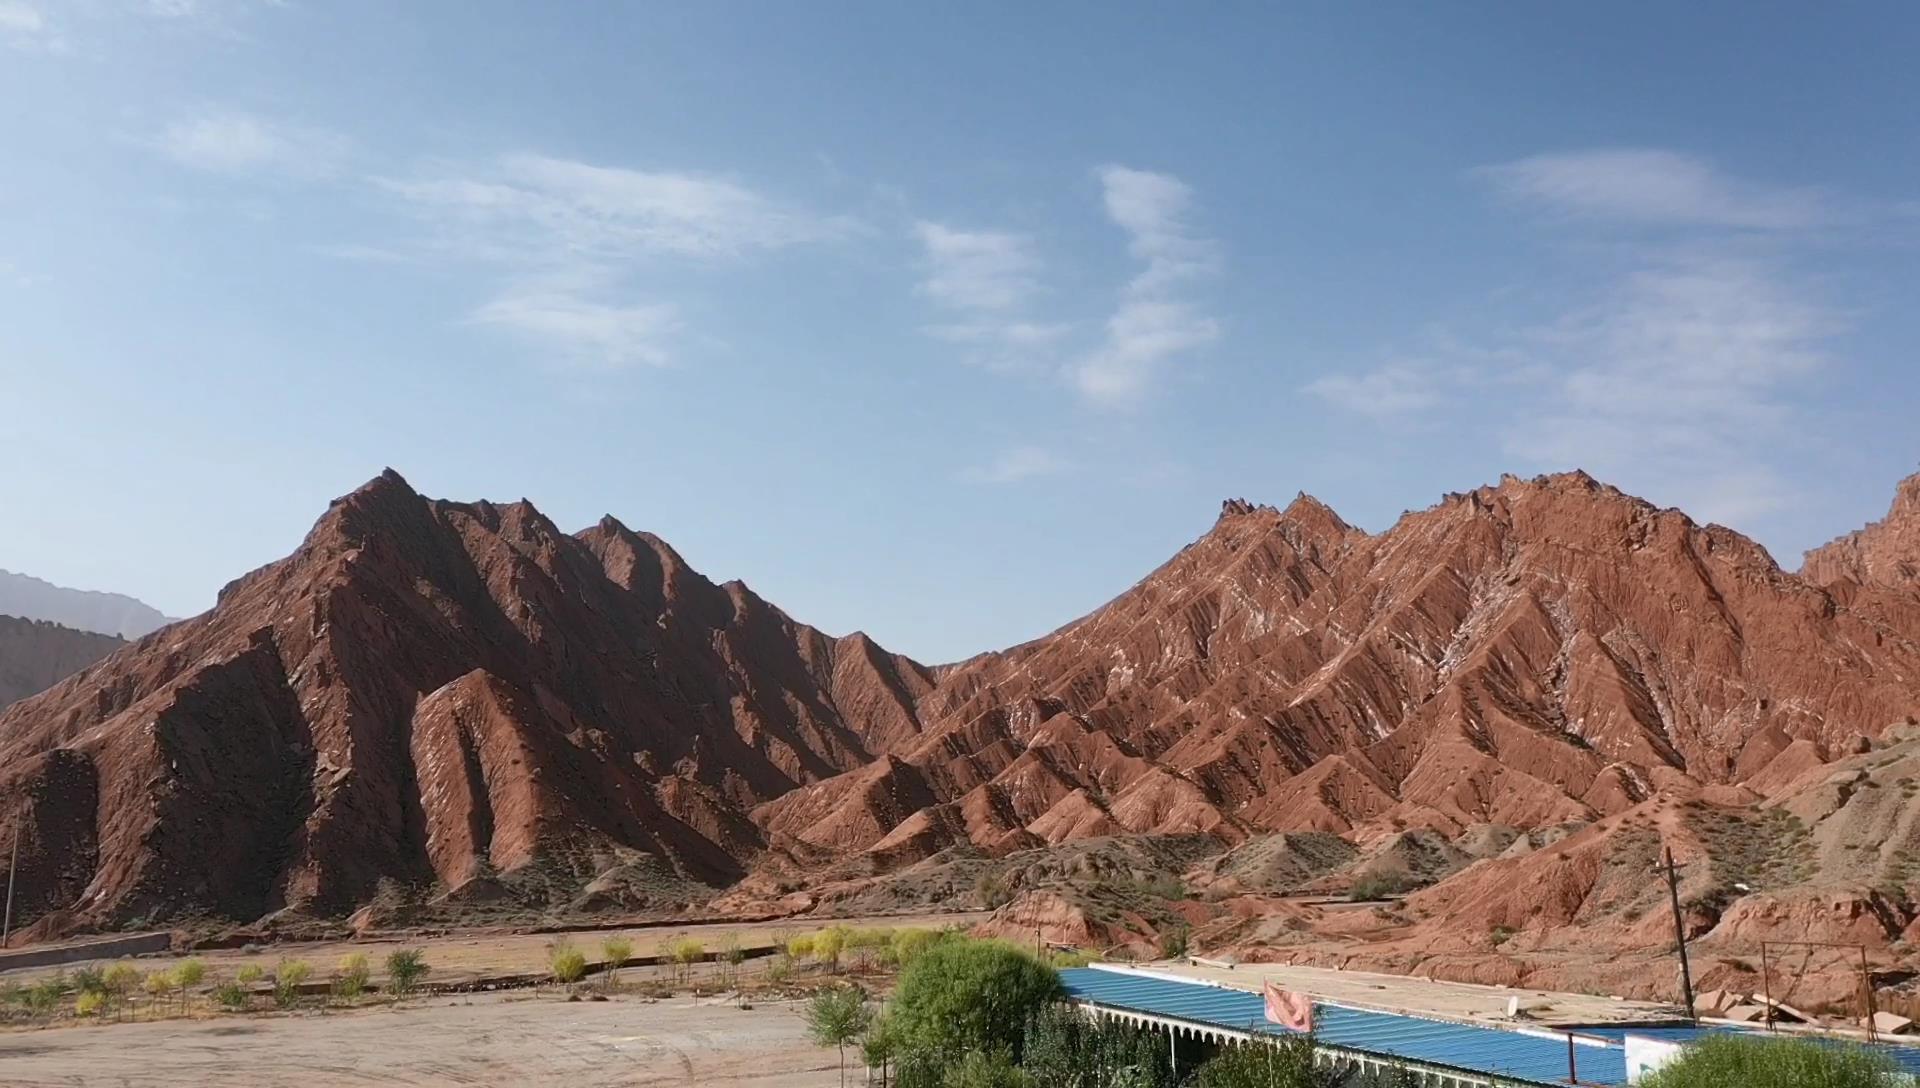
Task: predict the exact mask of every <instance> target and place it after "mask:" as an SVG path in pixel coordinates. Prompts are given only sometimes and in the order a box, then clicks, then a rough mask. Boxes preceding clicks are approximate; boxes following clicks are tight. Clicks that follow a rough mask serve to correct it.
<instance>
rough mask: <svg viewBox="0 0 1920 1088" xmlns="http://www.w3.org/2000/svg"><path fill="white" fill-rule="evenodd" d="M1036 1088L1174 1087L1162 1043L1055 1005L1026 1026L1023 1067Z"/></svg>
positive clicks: (1142, 1031)
mask: <svg viewBox="0 0 1920 1088" xmlns="http://www.w3.org/2000/svg"><path fill="white" fill-rule="evenodd" d="M1021 1067H1022V1068H1024V1069H1025V1070H1026V1071H1027V1072H1028V1073H1029V1074H1030V1075H1031V1076H1032V1077H1033V1081H1034V1083H1035V1084H1036V1085H1038V1086H1039V1088H1068V1086H1071V1088H1172V1085H1173V1083H1174V1080H1173V1072H1172V1070H1171V1069H1170V1068H1169V1066H1168V1056H1167V1044H1166V1040H1165V1039H1163V1038H1159V1037H1156V1036H1155V1035H1154V1034H1153V1033H1152V1032H1150V1031H1147V1030H1145V1029H1143V1028H1139V1027H1136V1026H1134V1025H1132V1024H1125V1023H1121V1022H1119V1021H1117V1020H1095V1019H1093V1018H1092V1017H1089V1016H1085V1015H1083V1014H1082V1013H1081V1012H1080V1011H1079V1010H1078V1009H1075V1008H1073V1007H1072V1006H1070V1005H1066V1004H1062V1003H1060V1002H1054V1003H1052V1004H1049V1005H1047V1006H1046V1007H1045V1008H1042V1009H1041V1010H1040V1011H1038V1012H1036V1013H1035V1014H1034V1015H1033V1018H1032V1019H1031V1020H1029V1021H1028V1022H1027V1031H1026V1051H1025V1057H1024V1059H1023V1060H1022V1062H1021Z"/></svg>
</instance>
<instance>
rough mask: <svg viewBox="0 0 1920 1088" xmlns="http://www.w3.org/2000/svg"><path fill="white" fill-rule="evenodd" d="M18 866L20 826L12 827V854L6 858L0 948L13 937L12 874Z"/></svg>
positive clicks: (5, 945) (0, 923)
mask: <svg viewBox="0 0 1920 1088" xmlns="http://www.w3.org/2000/svg"><path fill="white" fill-rule="evenodd" d="M19 866H20V825H19V824H18V823H16V824H14V825H13V852H12V853H11V854H10V855H8V857H7V917H6V921H5V922H0V948H5V947H7V938H9V937H11V936H13V872H14V870H15V869H17V868H19Z"/></svg>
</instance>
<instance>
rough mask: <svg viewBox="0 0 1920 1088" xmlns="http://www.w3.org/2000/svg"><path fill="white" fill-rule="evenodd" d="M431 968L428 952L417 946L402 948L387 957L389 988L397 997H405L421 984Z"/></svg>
mask: <svg viewBox="0 0 1920 1088" xmlns="http://www.w3.org/2000/svg"><path fill="white" fill-rule="evenodd" d="M429 970H431V968H429V967H428V966H427V956H426V953H424V952H422V951H420V950H419V949H417V948H402V949H400V950H399V951H397V952H395V953H393V954H392V955H390V956H388V957H387V989H388V991H389V992H391V993H392V994H393V995H394V996H395V997H405V996H406V995H407V994H410V993H412V992H413V990H414V987H416V986H418V985H420V980H421V979H423V978H425V977H426V975H427V972H428V971H429Z"/></svg>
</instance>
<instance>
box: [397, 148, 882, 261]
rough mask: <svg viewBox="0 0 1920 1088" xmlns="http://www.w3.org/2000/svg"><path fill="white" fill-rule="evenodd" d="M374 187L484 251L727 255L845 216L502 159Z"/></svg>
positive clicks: (684, 181) (654, 179) (647, 174)
mask: <svg viewBox="0 0 1920 1088" xmlns="http://www.w3.org/2000/svg"><path fill="white" fill-rule="evenodd" d="M378 183H379V184H380V185H381V186H383V187H384V188H386V189H387V190H388V191H389V192H392V193H394V194H396V195H397V196H400V197H402V198H403V199H405V200H406V201H407V202H408V203H410V204H411V205H413V206H414V207H415V208H417V209H418V210H419V211H420V212H422V213H423V214H426V215H428V216H431V217H433V218H434V219H435V220H436V221H438V222H439V223H440V224H441V225H442V226H444V227H445V228H447V230H448V231H449V233H450V235H451V236H453V237H456V238H460V239H463V240H464V242H465V244H468V245H470V246H471V247H472V248H475V249H478V250H481V251H483V252H485V253H489V254H494V255H498V254H501V253H520V254H527V253H529V252H530V251H529V249H528V247H529V246H531V247H533V249H532V250H531V252H537V253H545V254H549V255H557V254H563V255H570V256H572V257H576V258H585V259H594V260H609V261H625V260H630V259H631V258H632V257H633V256H634V255H636V254H640V253H653V254H672V255H676V256H688V257H703V258H716V257H730V256H738V255H741V254H744V253H747V252H749V251H754V250H766V249H776V248H780V247H783V246H791V245H797V244H801V243H805V242H818V241H824V240H827V239H831V238H835V237H839V236H841V235H844V234H846V233H848V232H849V231H850V230H851V229H852V224H851V222H850V221H848V220H845V219H842V218H832V217H825V216H818V215H814V214H811V213H808V212H805V211H801V210H799V209H795V208H789V207H785V206H783V205H781V204H780V203H778V202H776V201H774V200H772V199H770V198H768V197H766V196H763V195H761V194H760V193H758V192H756V191H754V190H753V189H751V188H748V187H747V186H746V185H744V184H742V183H740V182H738V181H734V180H732V179H730V178H725V177H718V176H712V175H702V174H692V173H679V172H673V171H647V170H632V169H627V168H624V167H613V166H597V165H594V164H592V163H585V162H579V161H576V160H571V159H560V158H553V157H550V156H546V155H532V154H519V155H508V156H505V157H503V158H501V159H499V160H496V161H494V162H492V163H489V164H487V165H485V166H484V167H482V168H480V169H477V170H465V171H460V172H454V173H446V172H443V173H441V174H440V175H439V176H429V177H421V178H401V179H395V178H382V179H378Z"/></svg>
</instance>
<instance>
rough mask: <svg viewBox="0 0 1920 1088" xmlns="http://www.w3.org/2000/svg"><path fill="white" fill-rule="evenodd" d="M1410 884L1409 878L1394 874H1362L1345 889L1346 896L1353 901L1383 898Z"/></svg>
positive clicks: (1402, 889) (1408, 886) (1397, 893)
mask: <svg viewBox="0 0 1920 1088" xmlns="http://www.w3.org/2000/svg"><path fill="white" fill-rule="evenodd" d="M1412 886H1413V881H1412V880H1411V879H1409V878H1407V877H1404V876H1398V875H1395V874H1384V875H1374V876H1363V877H1361V878H1360V879H1358V880H1356V881H1354V882H1353V885H1352V886H1351V887H1349V888H1348V889H1347V898H1348V899H1350V900H1352V901H1353V902H1355V903H1362V902H1366V901H1367V900H1370V899H1385V898H1387V897H1388V896H1392V895H1399V894H1400V893H1402V892H1404V891H1406V890H1407V889H1408V888H1411V887H1412Z"/></svg>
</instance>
